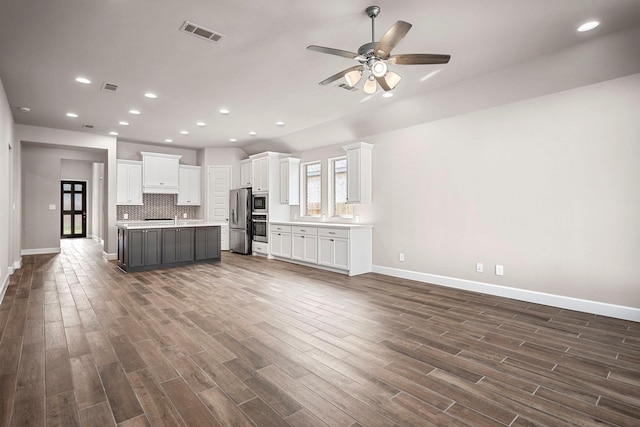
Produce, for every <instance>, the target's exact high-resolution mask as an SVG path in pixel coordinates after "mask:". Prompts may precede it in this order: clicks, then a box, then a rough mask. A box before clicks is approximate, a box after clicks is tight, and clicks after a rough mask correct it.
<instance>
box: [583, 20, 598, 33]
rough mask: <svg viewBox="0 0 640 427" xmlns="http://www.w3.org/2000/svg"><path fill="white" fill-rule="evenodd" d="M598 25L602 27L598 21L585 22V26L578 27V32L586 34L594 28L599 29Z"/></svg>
mask: <svg viewBox="0 0 640 427" xmlns="http://www.w3.org/2000/svg"><path fill="white" fill-rule="evenodd" d="M598 25H600V23H599V22H598V21H589V22H585V23H584V24H582V25H580V26H579V27H578V31H579V32H581V33H584V32H585V31H591V30H593V29H594V28H596V27H598Z"/></svg>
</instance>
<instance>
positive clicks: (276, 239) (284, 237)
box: [269, 225, 291, 258]
mask: <svg viewBox="0 0 640 427" xmlns="http://www.w3.org/2000/svg"><path fill="white" fill-rule="evenodd" d="M269 242H270V249H271V255H272V256H274V257H280V258H291V227H290V226H288V225H272V226H271V234H270V238H269Z"/></svg>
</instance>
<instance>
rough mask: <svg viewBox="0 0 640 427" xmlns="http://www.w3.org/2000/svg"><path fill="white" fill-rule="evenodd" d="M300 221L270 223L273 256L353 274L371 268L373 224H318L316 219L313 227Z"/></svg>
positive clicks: (367, 271)
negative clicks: (302, 224) (303, 224)
mask: <svg viewBox="0 0 640 427" xmlns="http://www.w3.org/2000/svg"><path fill="white" fill-rule="evenodd" d="M299 224H301V223H299V222H298V223H296V222H286V223H271V224H270V225H271V234H270V238H271V240H270V245H271V252H270V255H271V257H275V258H278V259H281V260H285V261H291V262H295V263H299V264H304V265H309V266H315V267H318V268H322V269H325V270H331V271H335V272H338V273H344V274H348V275H349V276H355V275H357V274H363V273H369V272H371V260H372V233H371V232H372V227H371V226H370V225H365V224H340V225H337V224H326V223H318V224H317V226H316V224H315V223H312V224H313V226H312V227H309V226H306V225H305V226H301V225H299ZM310 224H311V223H310ZM289 242H290V243H289ZM289 245H290V246H289Z"/></svg>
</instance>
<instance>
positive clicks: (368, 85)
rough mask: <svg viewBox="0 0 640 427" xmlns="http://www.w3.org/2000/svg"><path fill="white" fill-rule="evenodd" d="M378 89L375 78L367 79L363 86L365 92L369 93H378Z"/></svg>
mask: <svg viewBox="0 0 640 427" xmlns="http://www.w3.org/2000/svg"><path fill="white" fill-rule="evenodd" d="M377 89H378V84H377V83H376V81H375V80H372V79H367V81H366V82H364V87H363V88H362V90H364V93H366V94H367V95H373V94H374V93H376V90H377Z"/></svg>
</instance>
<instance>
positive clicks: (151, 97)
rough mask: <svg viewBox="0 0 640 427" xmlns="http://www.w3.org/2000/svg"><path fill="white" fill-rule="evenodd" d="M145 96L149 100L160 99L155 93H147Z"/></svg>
mask: <svg viewBox="0 0 640 427" xmlns="http://www.w3.org/2000/svg"><path fill="white" fill-rule="evenodd" d="M144 96H146V97H147V98H150V99H156V98H157V97H158V95H156V94H155V93H153V92H147V93H145V94H144Z"/></svg>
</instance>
